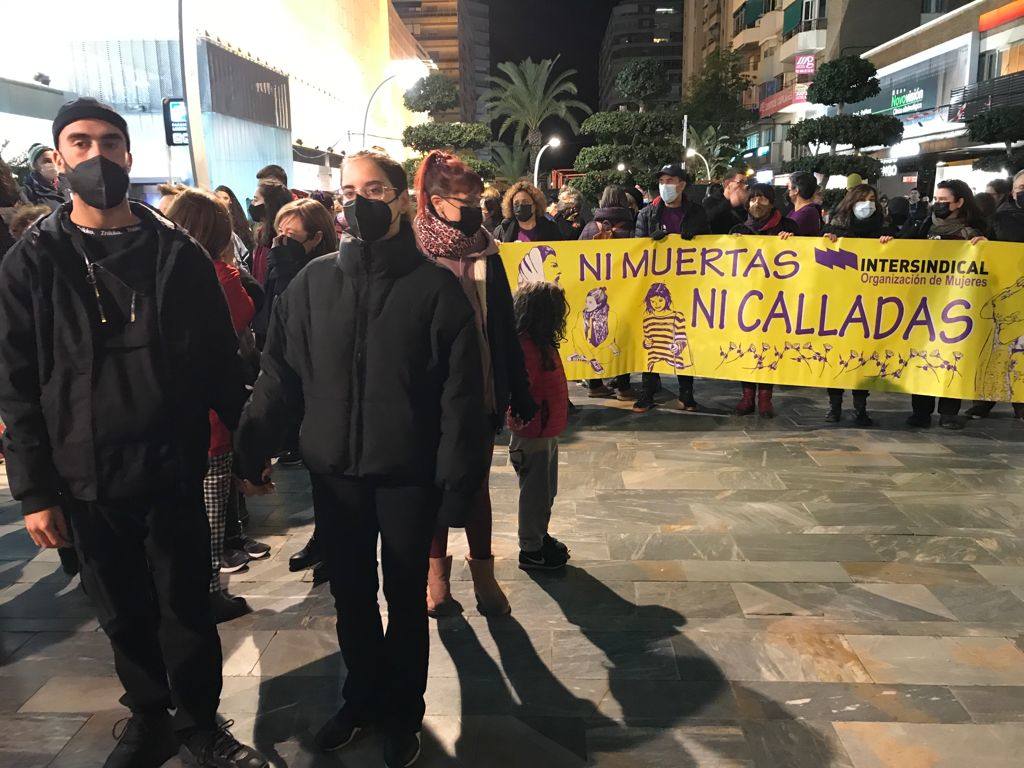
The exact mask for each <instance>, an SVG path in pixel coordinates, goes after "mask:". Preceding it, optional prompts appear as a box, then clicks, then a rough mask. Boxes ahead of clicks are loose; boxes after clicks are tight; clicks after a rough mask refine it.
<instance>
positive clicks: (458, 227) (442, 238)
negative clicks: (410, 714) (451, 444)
mask: <svg viewBox="0 0 1024 768" xmlns="http://www.w3.org/2000/svg"><path fill="white" fill-rule="evenodd" d="M415 187H416V204H417V208H418V210H417V215H416V221H415V224H414V229H415V232H416V241H417V243H418V245H419V247H420V250H421V251H422V252H423V253H424V254H425V255H426V257H427V258H428V259H430V260H431V261H434V262H435V263H437V264H438V266H441V267H444V268H445V269H446V270H448V271H449V272H451V273H452V274H454V275H455V277H456V278H458V281H459V285H460V286H462V291H463V293H465V295H466V298H467V299H468V300H469V303H470V305H471V306H472V307H473V314H474V319H475V327H476V340H477V344H478V346H479V348H480V358H481V372H482V378H483V381H484V388H483V389H484V408H483V409H481V412H480V420H481V423H484V422H486V427H487V430H489V433H490V434H491V435H494V434H495V433H496V432H497V431H498V430H500V429H501V426H502V425H503V424H504V423H505V415H506V412H509V413H511V416H512V417H513V418H514V419H518V420H519V421H522V422H523V423H524V424H525V423H529V422H530V421H531V420H532V419H533V417H534V415H535V414H536V412H537V405H536V403H534V401H533V398H532V397H531V396H530V380H529V379H528V378H527V374H526V364H525V363H524V361H523V350H522V347H521V346H520V344H519V337H518V334H517V333H516V319H515V314H514V312H513V309H512V291H511V289H510V288H509V284H508V277H507V276H506V274H505V268H504V266H503V264H502V261H501V256H499V255H498V246H497V245H496V244H495V242H494V240H493V239H492V238H491V236H490V235H489V234H488V233H487V230H485V229H483V227H482V226H481V224H482V221H483V216H482V214H481V211H480V196H481V194H482V193H483V191H484V183H483V180H482V179H481V178H480V177H479V176H478V175H477V174H476V173H474V172H473V171H472V170H470V168H469V167H468V166H467V165H466V164H465V163H464V162H462V160H460V159H459V158H458V157H457V156H456V155H453V154H450V153H448V152H443V151H441V150H434V151H432V152H431V153H430V154H428V155H427V156H426V157H425V158H424V159H423V162H422V163H421V164H420V167H419V170H418V171H417V173H416V182H415ZM527 196H529V193H528V192H525V191H523V192H519V193H516V194H514V195H513V200H514V199H515V198H516V197H527ZM530 204H531V206H532V205H533V201H532V200H531V203H530ZM532 210H533V209H532V208H531V211H532ZM517 221H522V220H521V219H518V218H517ZM483 450H484V451H486V463H487V464H488V465H490V461H491V456H492V455H493V453H494V441H493V439H492V440H489V441H487V445H486V446H483ZM465 528H466V539H467V540H468V542H469V557H468V558H467V559H468V561H469V570H470V573H471V574H472V576H473V591H474V593H475V594H476V600H477V608H478V610H479V611H480V613H482V614H484V615H485V616H503V615H505V614H508V613H510V612H511V610H512V609H511V607H510V606H509V604H508V600H507V599H506V597H505V593H504V592H502V590H501V587H500V586H499V585H498V582H497V581H496V580H495V578H494V555H493V553H492V552H491V498H490V489H489V487H488V483H487V478H486V477H485V478H484V481H483V482H482V483H481V484H480V487H479V488H477V489H476V492H475V493H474V495H473V500H472V506H471V508H470V510H469V513H468V515H467V518H466V521H465ZM451 569H452V558H451V555H449V554H448V526H447V525H446V524H443V521H442V524H441V525H439V526H438V528H437V529H436V531H435V532H434V540H433V542H432V544H431V548H430V565H429V570H428V573H427V613H428V614H429V615H430V616H435V617H436V616H441V615H447V614H450V613H454V612H456V611H458V609H459V604H458V603H457V602H456V601H455V600H454V599H453V598H452V594H451V589H450V587H449V583H448V580H449V578H450V576H451Z"/></svg>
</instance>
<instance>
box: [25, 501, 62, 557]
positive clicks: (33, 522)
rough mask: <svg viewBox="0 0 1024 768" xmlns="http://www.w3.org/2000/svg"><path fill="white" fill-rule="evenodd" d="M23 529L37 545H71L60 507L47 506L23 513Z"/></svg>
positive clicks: (53, 546)
mask: <svg viewBox="0 0 1024 768" xmlns="http://www.w3.org/2000/svg"><path fill="white" fill-rule="evenodd" d="M25 529H26V530H27V531H28V535H29V536H31V537H32V541H34V542H35V543H36V546H38V547H42V548H44V549H56V548H57V547H67V546H70V545H71V537H70V536H69V535H68V522H67V520H66V519H65V517H64V513H63V512H62V511H61V508H60V507H47V508H46V509H40V510H39V511H38V512H33V513H32V514H30V515H25Z"/></svg>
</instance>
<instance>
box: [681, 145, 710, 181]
mask: <svg viewBox="0 0 1024 768" xmlns="http://www.w3.org/2000/svg"><path fill="white" fill-rule="evenodd" d="M686 156H687V157H688V158H690V157H699V158H700V159H701V160H703V161H704V167H705V168H707V170H708V181H711V166H710V165H708V159H707V158H706V157H704V155H702V154H701V153H700V152H698V151H697V150H696V149H694V148H693V147H690V148H689V149H688V150H686Z"/></svg>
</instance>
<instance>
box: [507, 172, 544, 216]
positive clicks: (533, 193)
mask: <svg viewBox="0 0 1024 768" xmlns="http://www.w3.org/2000/svg"><path fill="white" fill-rule="evenodd" d="M520 192H525V193H526V194H528V195H529V196H530V198H531V199H532V200H533V215H534V216H536V217H537V218H538V219H539V218H541V217H542V216H543V215H544V211H546V210H547V208H548V201H547V200H546V199H545V197H544V193H543V192H541V191H540V190H539V189H537V188H536V187H535V186H533V184H531V183H530V182H528V181H517V182H516V183H515V184H513V185H512V186H511V187H509V188H508V191H507V192H506V193H505V197H504V199H502V201H501V215H502V216H504V217H505V218H506V219H511V218H512V217H513V215H514V214H513V213H512V199H513V198H514V197H515V196H516V195H517V194H518V193H520Z"/></svg>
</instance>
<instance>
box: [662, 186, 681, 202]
mask: <svg viewBox="0 0 1024 768" xmlns="http://www.w3.org/2000/svg"><path fill="white" fill-rule="evenodd" d="M658 194H659V195H661V199H662V200H664V201H665V202H666V203H668V204H669V205H671V204H672V203H674V202H675V201H676V200H678V199H679V188H678V187H677V186H676V185H675V184H659V185H658Z"/></svg>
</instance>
